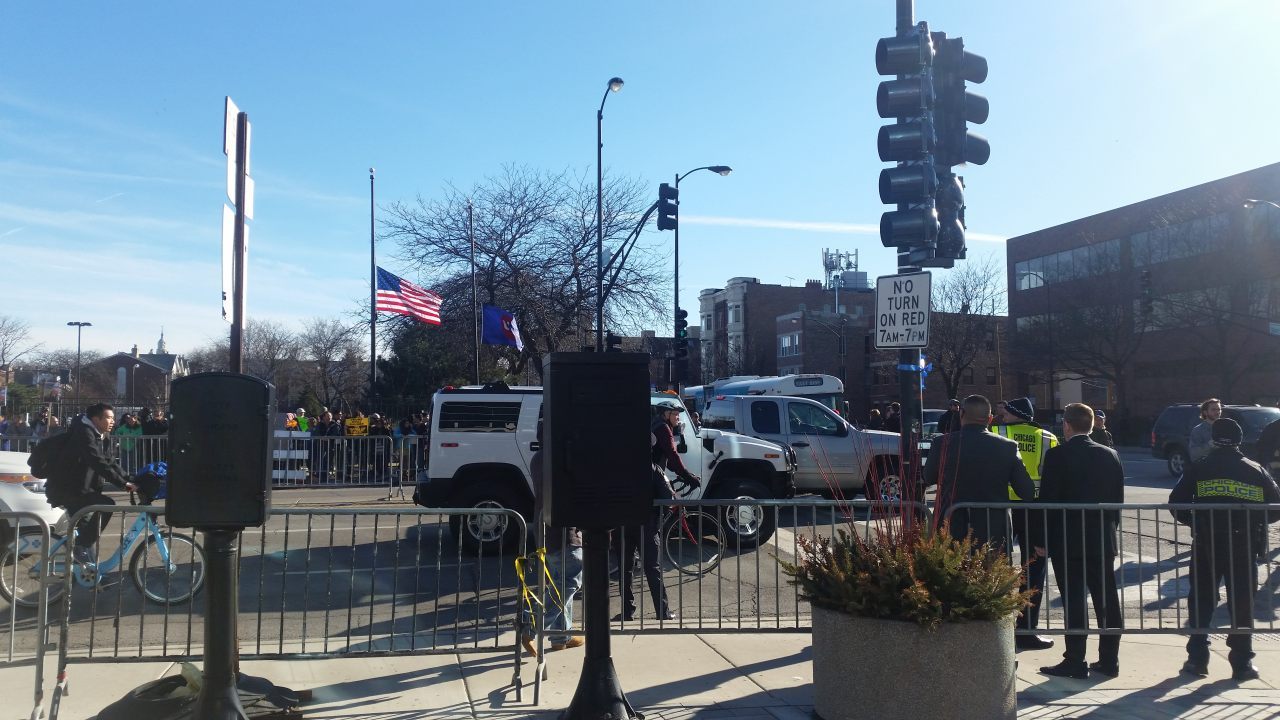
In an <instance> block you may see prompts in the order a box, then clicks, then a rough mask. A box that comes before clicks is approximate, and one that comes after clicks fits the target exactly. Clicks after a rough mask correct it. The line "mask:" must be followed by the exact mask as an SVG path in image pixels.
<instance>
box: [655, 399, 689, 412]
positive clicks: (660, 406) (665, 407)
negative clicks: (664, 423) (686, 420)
mask: <svg viewBox="0 0 1280 720" xmlns="http://www.w3.org/2000/svg"><path fill="white" fill-rule="evenodd" d="M653 408H654V412H660V413H662V412H670V411H675V412H684V406H683V405H681V404H680V403H678V402H676V401H675V400H663V401H662V402H660V403H656V404H655V405H654V406H653Z"/></svg>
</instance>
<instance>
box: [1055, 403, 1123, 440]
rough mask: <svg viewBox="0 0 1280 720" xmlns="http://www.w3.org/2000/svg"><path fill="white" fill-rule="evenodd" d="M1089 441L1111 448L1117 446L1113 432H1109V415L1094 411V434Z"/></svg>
mask: <svg viewBox="0 0 1280 720" xmlns="http://www.w3.org/2000/svg"><path fill="white" fill-rule="evenodd" d="M1064 432H1065V431H1064ZM1089 439H1090V440H1092V441H1094V442H1096V443H1098V444H1099V445H1105V446H1107V447H1109V448H1114V447H1115V446H1116V440H1115V438H1113V437H1111V431H1109V430H1107V414H1106V413H1104V412H1102V411H1101V410H1094V411H1093V432H1091V433H1089Z"/></svg>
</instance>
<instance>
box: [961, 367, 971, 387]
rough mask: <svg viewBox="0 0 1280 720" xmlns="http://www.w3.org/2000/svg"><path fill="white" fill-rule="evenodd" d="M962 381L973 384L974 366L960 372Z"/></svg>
mask: <svg viewBox="0 0 1280 720" xmlns="http://www.w3.org/2000/svg"><path fill="white" fill-rule="evenodd" d="M960 382H962V383H964V384H965V385H972V384H973V368H971V367H967V368H965V369H964V370H962V371H961V372H960Z"/></svg>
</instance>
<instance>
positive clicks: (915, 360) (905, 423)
mask: <svg viewBox="0 0 1280 720" xmlns="http://www.w3.org/2000/svg"><path fill="white" fill-rule="evenodd" d="M914 29H915V2H914V0H897V31H898V36H899V37H902V36H906V35H908V34H910V33H911V31H912V30H914ZM898 209H899V210H902V209H905V207H904V206H902V205H899V206H898ZM903 262H904V256H903V255H899V256H898V273H899V274H902V273H905V272H913V271H918V268H914V267H906V266H904V264H903ZM908 368H910V369H908ZM898 394H899V396H900V397H899V400H898V402H899V403H901V405H902V414H901V416H900V419H899V422H900V424H901V429H902V439H901V449H900V453H901V455H900V457H901V465H900V467H899V472H900V473H901V479H902V487H904V488H912V487H915V485H914V483H915V480H916V472H915V469H916V467H917V461H918V457H917V455H918V454H919V453H918V447H919V444H918V443H919V437H920V427H921V425H922V423H923V417H922V415H923V409H922V407H921V406H922V402H921V397H920V351H919V350H900V351H898Z"/></svg>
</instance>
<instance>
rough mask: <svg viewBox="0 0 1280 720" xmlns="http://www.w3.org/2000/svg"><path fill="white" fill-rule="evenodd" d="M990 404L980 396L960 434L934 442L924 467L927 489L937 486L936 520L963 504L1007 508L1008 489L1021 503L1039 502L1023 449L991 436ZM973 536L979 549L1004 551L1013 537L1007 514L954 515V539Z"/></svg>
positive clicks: (969, 405)
mask: <svg viewBox="0 0 1280 720" xmlns="http://www.w3.org/2000/svg"><path fill="white" fill-rule="evenodd" d="M990 423H991V401H989V400H987V399H986V398H985V397H983V396H981V395H970V396H969V397H967V398H965V399H964V405H963V407H962V408H961V411H960V429H959V430H958V431H956V432H950V433H947V434H946V435H939V436H938V437H935V438H934V439H933V445H932V446H931V447H930V448H929V457H928V459H927V460H926V461H925V464H924V482H925V486H926V487H928V486H930V485H937V486H938V491H937V501H936V503H935V514H936V516H937V517H940V518H945V517H946V513H947V509H948V508H950V507H951V506H953V505H956V504H958V503H966V502H972V503H1007V502H1009V488H1013V490H1014V492H1016V493H1017V494H1018V497H1024V498H1030V497H1035V486H1034V485H1033V484H1032V483H1031V477H1030V476H1029V475H1027V468H1026V466H1025V465H1023V464H1022V458H1021V456H1020V455H1019V454H1018V443H1016V442H1014V441H1013V440H1009V439H1007V438H1002V437H1000V436H999V435H996V434H995V433H992V432H989V431H988V430H987V426H988V425H989V424H990ZM970 532H972V533H973V538H974V540H976V541H977V542H979V543H985V542H988V541H990V542H991V544H992V546H993V547H994V548H997V549H1005V548H1006V546H1007V544H1008V539H1009V537H1010V536H1011V535H1012V534H1013V525H1012V523H1011V521H1010V519H1009V511H1008V510H967V509H961V510H957V511H956V512H954V513H952V515H951V535H952V536H953V537H956V538H963V537H964V536H965V535H967V534H969V533H970Z"/></svg>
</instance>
